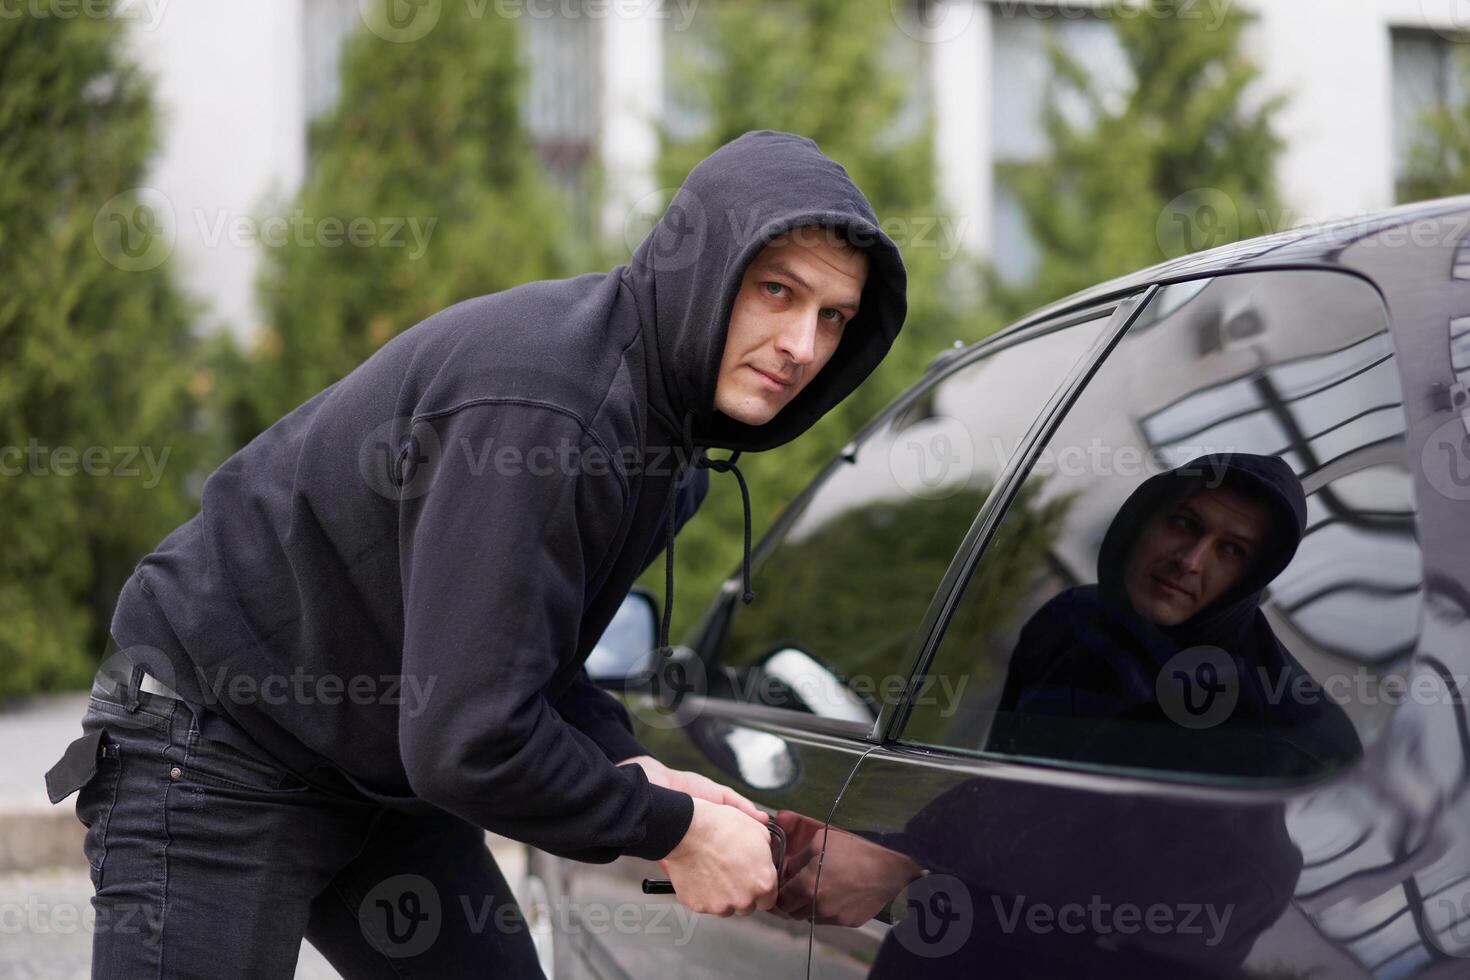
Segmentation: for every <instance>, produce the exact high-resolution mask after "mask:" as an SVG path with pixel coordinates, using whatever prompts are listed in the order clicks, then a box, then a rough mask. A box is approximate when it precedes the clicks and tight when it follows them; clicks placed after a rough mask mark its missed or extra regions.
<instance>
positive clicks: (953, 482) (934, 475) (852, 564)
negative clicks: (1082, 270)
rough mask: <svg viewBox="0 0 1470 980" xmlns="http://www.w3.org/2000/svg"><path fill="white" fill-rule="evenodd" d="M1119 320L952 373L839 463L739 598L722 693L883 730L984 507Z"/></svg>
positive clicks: (1037, 340) (1050, 335)
mask: <svg viewBox="0 0 1470 980" xmlns="http://www.w3.org/2000/svg"><path fill="white" fill-rule="evenodd" d="M1107 315H1108V314H1107V312H1094V313H1093V314H1091V315H1089V316H1087V317H1085V318H1082V319H1079V320H1078V321H1076V322H1073V323H1071V324H1069V325H1064V326H1059V327H1058V328H1057V329H1055V330H1051V331H1050V332H1045V333H1041V334H1040V335H1038V336H1034V337H1032V338H1031V339H1027V340H1022V341H1020V342H1018V343H1014V344H1011V345H1009V346H1005V347H1004V348H1002V349H999V350H997V351H995V352H994V353H991V354H989V355H986V356H982V357H981V358H980V359H979V360H977V361H974V362H973V363H968V364H964V365H963V366H959V367H958V368H956V369H951V370H947V371H946V373H944V374H943V375H942V376H940V377H939V378H937V380H934V381H930V382H928V383H927V384H926V386H925V387H924V388H923V389H922V390H920V391H919V392H918V393H917V396H916V397H914V398H912V399H911V400H909V401H908V402H907V403H906V404H904V405H902V406H900V407H899V408H898V409H897V410H896V411H894V412H893V413H892V414H891V416H890V417H888V418H887V419H886V420H885V421H883V422H882V423H881V424H880V425H879V426H878V427H876V428H875V429H874V430H872V431H871V432H870V433H869V434H868V435H866V436H865V437H864V438H863V440H862V441H861V442H860V443H859V444H858V445H857V446H856V448H855V449H854V450H853V451H851V452H849V453H848V454H846V455H845V456H844V457H843V458H842V459H840V460H838V461H837V462H835V463H834V464H833V467H832V468H830V469H829V470H828V471H827V473H826V474H825V476H824V477H823V478H822V479H821V481H820V483H819V484H818V485H817V486H816V488H815V489H814V490H813V491H812V492H811V493H810V494H809V495H808V496H807V497H806V498H805V499H804V501H802V502H798V504H796V505H795V506H796V507H797V508H798V509H797V510H796V511H795V512H794V513H793V514H792V515H790V520H789V523H787V524H786V525H785V527H784V529H783V530H780V531H778V532H777V533H778V535H779V537H778V538H777V539H776V541H775V543H774V545H773V546H772V545H771V544H770V543H769V542H768V543H767V546H765V547H763V549H762V553H761V555H759V556H758V559H757V564H756V566H755V567H754V568H753V570H752V574H753V581H752V586H753V588H754V590H755V592H756V599H755V601H754V602H753V603H752V604H751V605H749V606H743V605H740V604H739V603H738V602H734V603H732V604H731V605H730V607H729V608H730V615H731V617H732V619H731V620H728V621H726V622H725V623H724V624H723V626H724V632H723V640H722V641H717V642H716V643H715V644H714V645H715V647H716V649H715V651H714V654H713V657H712V660H713V663H712V665H711V666H712V667H713V669H712V670H711V671H710V683H709V691H710V694H711V695H712V696H715V697H726V698H732V699H737V700H741V701H745V702H749V703H757V704H763V705H767V706H771V707H779V708H788V709H791V710H794V711H800V712H805V713H810V714H814V715H818V716H821V717H824V718H827V719H830V720H832V721H834V722H838V723H847V724H850V725H852V726H854V727H855V728H861V729H862V730H867V729H869V728H871V727H872V724H873V721H874V720H875V719H876V717H877V712H878V710H879V706H880V705H881V703H882V702H883V701H884V700H885V698H886V699H890V700H893V699H896V698H897V697H898V696H899V694H900V693H901V690H902V687H903V684H904V682H905V681H906V679H907V670H906V668H907V663H906V661H905V657H906V656H907V652H906V649H905V647H906V644H907V643H908V641H909V637H910V635H911V634H912V632H913V630H914V628H915V627H916V625H917V624H918V622H919V620H920V618H921V617H922V615H923V614H924V611H925V609H926V608H927V607H928V605H929V602H930V600H931V599H932V598H933V595H934V591H935V589H936V588H937V587H938V584H939V581H940V579H941V577H942V576H943V574H944V572H945V570H946V569H947V568H948V566H949V563H950V561H951V559H952V558H953V556H954V553H955V549H956V548H957V547H958V545H959V543H960V541H961V540H962V539H963V538H964V535H965V533H966V532H967V531H968V530H969V527H970V525H971V523H972V522H973V520H974V518H975V515H976V512H977V511H978V510H979V508H980V506H981V504H982V503H984V501H985V499H986V497H987V496H988V495H989V493H990V491H991V489H992V488H993V487H994V485H995V483H996V480H997V477H998V476H999V474H1000V472H1001V469H1002V468H1003V467H1004V466H1005V463H1006V461H1007V459H1008V458H1009V457H1010V455H1011V454H1012V453H1014V452H1015V450H1016V447H1017V444H1018V442H1019V441H1020V439H1021V437H1022V436H1023V434H1024V433H1025V432H1026V430H1027V428H1028V427H1029V426H1031V424H1032V423H1033V421H1034V420H1035V418H1036V416H1037V414H1038V413H1039V412H1040V410H1041V409H1042V407H1043V406H1044V405H1045V404H1046V402H1047V400H1048V399H1049V398H1050V397H1051V396H1052V394H1053V393H1054V392H1055V390H1056V389H1057V387H1058V386H1059V385H1060V384H1061V382H1062V380H1063V379H1064V378H1065V377H1066V376H1067V374H1068V372H1069V371H1070V369H1071V368H1072V366H1073V365H1074V364H1075V363H1076V362H1077V361H1078V359H1079V358H1080V357H1081V356H1082V355H1083V353H1084V352H1085V351H1086V350H1087V349H1088V348H1089V347H1090V346H1091V345H1092V344H1093V343H1094V342H1095V341H1096V340H1097V338H1098V335H1099V333H1100V331H1101V329H1102V327H1103V326H1104V324H1105V323H1106V321H1107ZM1019 377H1024V378H1026V379H1027V381H1026V384H1025V385H1023V386H1020V387H1019V388H1018V386H1016V385H1015V384H1013V383H1010V380H1011V379H1015V378H1019Z"/></svg>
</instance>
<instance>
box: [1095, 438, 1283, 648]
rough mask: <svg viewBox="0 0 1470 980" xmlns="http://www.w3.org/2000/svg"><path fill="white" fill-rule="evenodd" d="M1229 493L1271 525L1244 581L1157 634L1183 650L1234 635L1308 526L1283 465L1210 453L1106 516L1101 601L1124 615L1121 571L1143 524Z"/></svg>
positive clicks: (1154, 481) (1141, 488)
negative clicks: (1198, 495) (1257, 506)
mask: <svg viewBox="0 0 1470 980" xmlns="http://www.w3.org/2000/svg"><path fill="white" fill-rule="evenodd" d="M1219 486H1227V487H1232V488H1235V489H1238V490H1241V491H1244V492H1245V493H1248V494H1250V495H1251V496H1252V497H1256V498H1258V499H1261V500H1264V501H1265V502H1266V503H1267V505H1268V507H1269V508H1270V512H1271V526H1270V528H1269V529H1268V530H1267V531H1266V534H1265V536H1264V537H1263V539H1262V541H1261V548H1260V549H1259V551H1258V552H1257V554H1256V556H1255V560H1254V561H1253V562H1252V563H1251V567H1250V568H1249V570H1248V571H1247V572H1246V575H1245V577H1244V578H1242V579H1241V581H1239V582H1237V583H1236V584H1235V586H1234V587H1232V588H1231V589H1230V590H1229V591H1228V592H1226V593H1225V594H1224V595H1223V596H1221V597H1220V598H1219V599H1217V600H1216V601H1215V602H1214V603H1213V604H1211V605H1210V606H1208V607H1206V608H1204V609H1201V610H1200V611H1199V612H1197V613H1195V614H1194V615H1193V616H1191V617H1190V618H1189V619H1187V620H1185V621H1184V622H1183V623H1179V624H1178V625H1176V626H1171V627H1157V628H1158V629H1159V630H1160V631H1161V632H1163V633H1164V634H1165V635H1166V636H1168V637H1169V638H1170V639H1172V640H1175V641H1176V642H1179V643H1181V644H1183V645H1186V646H1190V645H1197V644H1202V643H1211V642H1218V641H1219V639H1220V638H1221V637H1225V636H1234V635H1235V634H1236V633H1238V631H1239V629H1240V628H1241V627H1242V626H1243V625H1244V624H1246V623H1247V622H1248V621H1249V620H1250V618H1251V617H1252V616H1253V615H1254V614H1255V612H1256V610H1257V609H1258V608H1259V606H1260V604H1261V600H1262V598H1263V596H1264V594H1265V591H1266V587H1267V586H1268V585H1270V583H1271V581H1272V580H1273V579H1274V578H1276V576H1277V575H1279V574H1281V572H1282V571H1284V570H1285V568H1286V566H1287V565H1289V564H1291V559H1292V557H1293V556H1294V555H1295V554H1296V550H1297V547H1298V546H1299V545H1300V544H1301V540H1302V534H1303V533H1304V532H1305V531H1306V527H1307V500H1306V495H1305V494H1304V493H1303V492H1302V484H1301V481H1300V480H1298V479H1297V476H1296V474H1295V473H1294V472H1292V469H1291V467H1290V466H1288V465H1287V464H1286V463H1285V462H1283V461H1282V460H1280V459H1278V458H1276V457H1274V456H1259V455H1256V454H1253V453H1212V454H1210V455H1208V456H1199V457H1196V458H1195V459H1192V460H1190V461H1189V462H1188V463H1186V464H1184V465H1183V466H1180V467H1178V468H1176V469H1172V470H1169V471H1167V472H1165V473H1159V474H1157V475H1156V476H1152V477H1150V478H1149V479H1147V480H1145V481H1144V482H1143V483H1141V484H1139V485H1138V487H1137V488H1136V489H1135V490H1134V491H1133V493H1132V494H1131V495H1129V497H1128V499H1127V501H1125V502H1124V504H1123V506H1122V507H1121V508H1120V509H1119V510H1118V513H1117V514H1116V515H1115V516H1114V517H1113V521H1112V523H1111V524H1110V525H1109V526H1108V532H1107V534H1106V535H1105V536H1104V537H1103V543H1102V548H1101V550H1100V551H1099V553H1098V560H1097V581H1098V591H1099V593H1100V594H1101V596H1102V598H1103V599H1104V600H1106V601H1109V602H1112V603H1114V604H1115V605H1118V606H1121V607H1124V608H1131V605H1130V603H1129V602H1128V598H1127V593H1126V591H1125V589H1124V587H1123V575H1124V569H1125V568H1126V566H1127V563H1128V558H1129V556H1130V555H1131V554H1132V552H1133V546H1134V544H1135V543H1136V542H1137V541H1138V537H1139V534H1140V533H1142V531H1143V528H1144V525H1145V524H1147V523H1148V521H1149V519H1150V518H1152V517H1153V516H1154V515H1155V514H1158V513H1160V512H1163V511H1167V510H1171V509H1172V508H1174V507H1175V506H1177V505H1178V504H1179V503H1181V502H1183V501H1184V500H1185V499H1187V498H1188V497H1189V496H1190V495H1191V494H1193V493H1195V492H1196V491H1198V490H1201V489H1213V488H1215V487H1219Z"/></svg>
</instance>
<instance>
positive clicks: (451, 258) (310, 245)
mask: <svg viewBox="0 0 1470 980" xmlns="http://www.w3.org/2000/svg"><path fill="white" fill-rule="evenodd" d="M517 40H518V35H517V25H516V23H515V21H514V20H511V19H507V18H504V17H501V16H498V15H497V14H496V12H495V10H494V9H493V7H489V8H485V9H484V10H482V11H476V10H473V9H471V5H459V4H455V5H451V4H445V5H444V7H443V8H442V11H441V12H440V15H439V19H438V21H437V23H435V25H434V27H433V29H432V30H431V31H429V32H428V33H427V34H426V35H424V36H423V37H420V38H418V39H416V40H413V41H411V42H407V43H395V42H394V41H389V40H385V39H384V38H382V37H380V36H378V34H375V33H373V32H371V31H368V30H366V29H361V30H359V31H358V32H357V34H356V35H355V36H354V37H352V38H351V39H350V40H349V41H348V43H347V46H346V49H345V50H344V52H343V59H342V69H341V72H342V74H341V95H340V97H339V99H338V101H337V103H336V104H335V106H334V107H333V108H331V109H330V110H328V111H327V112H326V113H324V114H323V116H322V117H321V118H319V119H318V120H316V121H315V122H314V123H313V125H312V128H311V133H310V174H309V176H308V178H307V180H306V182H305V184H304V185H303V186H302V187H301V188H300V190H299V191H298V192H297V193H296V195H295V197H294V199H293V200H292V201H291V203H290V204H289V206H288V207H286V208H283V209H281V210H280V211H279V213H278V214H277V215H276V216H275V217H276V218H277V220H278V223H277V224H276V225H275V226H274V227H275V228H276V229H277V230H279V229H281V228H282V227H283V226H282V225H281V224H279V222H280V221H285V222H288V223H290V222H293V221H294V222H295V227H301V228H304V229H305V232H304V234H298V233H297V232H295V231H294V230H292V231H291V232H290V233H289V234H288V235H285V236H280V235H278V236H277V241H279V239H280V238H281V237H285V238H286V241H285V242H284V244H277V243H273V242H270V241H266V242H264V243H263V244H265V245H266V246H267V251H266V260H265V268H264V273H263V275H262V281H261V292H260V295H261V297H262V307H263V309H264V313H265V319H266V322H265V325H264V326H263V327H262V329H261V331H260V333H259V335H258V337H257V339H256V344H255V349H254V350H253V351H252V352H250V353H249V354H247V355H243V356H242V355H239V354H237V353H235V352H233V351H232V350H225V351H222V352H221V354H220V356H221V358H222V359H223V361H224V363H225V364H226V365H227V369H226V371H225V372H224V373H225V374H226V375H227V376H228V377H229V378H230V379H231V390H230V392H229V393H228V395H227V396H226V397H225V398H224V399H223V400H222V401H223V403H224V404H225V406H226V409H227V411H229V412H230V414H231V419H230V425H231V428H232V430H233V431H234V433H235V437H236V441H237V442H244V441H246V440H248V439H249V438H251V437H252V436H254V435H255V434H256V433H257V432H259V431H260V430H261V429H263V428H265V427H266V426H269V425H270V424H271V423H273V422H274V421H275V420H276V419H277V418H279V417H280V416H281V415H284V414H285V413H286V412H288V411H290V410H291V409H292V408H294V407H296V406H297V405H299V404H300V403H301V402H303V401H305V400H306V399H307V398H309V397H311V396H312V395H314V394H315V393H316V392H318V391H320V390H321V389H322V388H324V387H326V386H327V385H329V384H331V383H332V382H333V381H336V380H337V379H338V378H341V377H342V376H343V375H345V374H347V373H348V372H349V371H351V370H352V369H353V368H354V367H356V366H357V365H358V364H360V363H361V362H362V361H363V360H365V359H366V358H367V357H368V355H370V354H371V353H372V352H373V351H374V350H376V349H377V348H378V347H380V346H382V344H384V343H385V342H386V341H388V340H389V339H390V338H392V337H393V336H395V335H396V334H397V333H399V332H400V331H402V330H404V329H407V328H408V327H410V326H413V325H414V324H415V323H417V322H418V321H420V320H422V319H424V318H425V317H427V316H429V315H430V314H432V313H434V312H436V311H438V310H440V309H443V308H444V307H447V306H450V305H452V304H454V303H457V302H459V301H461V300H464V299H469V298H471V297H474V296H479V295H482V294H485V293H492V292H496V291H499V290H502V289H507V288H510V287H512V286H516V285H519V284H521V283H524V282H529V281H531V280H536V279H546V278H550V277H553V276H557V275H563V274H567V273H568V272H570V271H572V269H573V267H574V265H575V264H576V263H577V262H578V261H581V260H584V257H585V256H586V255H589V254H592V248H591V247H590V246H589V247H587V248H585V249H584V248H581V247H580V246H579V244H578V243H576V242H572V241H570V236H569V232H568V228H567V218H566V211H567V207H566V202H565V200H564V199H563V198H562V197H561V195H560V194H559V193H558V192H557V191H555V190H554V189H553V188H552V186H551V184H550V183H549V182H548V181H547V180H546V179H545V178H544V176H543V173H542V168H541V167H540V165H539V164H538V162H537V159H536V156H535V153H534V150H533V148H532V144H531V139H530V136H529V134H528V133H527V131H526V128H525V127H524V125H523V124H522V121H521V118H520V104H521V101H522V99H521V97H522V90H523V84H524V78H523V70H522V68H521V65H520V63H519V61H518V58H517V49H518V44H517ZM354 221H356V222H358V223H359V226H360V227H363V228H365V229H366V233H365V234H360V235H359V243H360V244H353V243H352V242H351V240H350V239H348V238H347V237H346V236H345V235H344V234H343V232H342V231H341V230H340V229H345V228H350V227H351V226H352V224H353V222H354ZM364 222H365V224H364ZM271 228H272V226H271V225H269V224H267V223H266V222H262V224H261V229H262V233H263V234H262V237H264V235H265V233H267V232H269V231H270V230H271ZM329 236H333V237H329ZM333 240H340V241H341V244H337V245H333V244H331V242H332V241H333ZM579 271H584V270H579Z"/></svg>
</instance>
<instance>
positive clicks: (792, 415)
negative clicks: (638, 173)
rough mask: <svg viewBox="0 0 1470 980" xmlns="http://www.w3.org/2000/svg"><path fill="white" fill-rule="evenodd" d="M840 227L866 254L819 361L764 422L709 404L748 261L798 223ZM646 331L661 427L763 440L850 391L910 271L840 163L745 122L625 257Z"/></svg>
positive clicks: (672, 432) (732, 440) (887, 326)
mask: <svg viewBox="0 0 1470 980" xmlns="http://www.w3.org/2000/svg"><path fill="white" fill-rule="evenodd" d="M805 226H822V227H826V228H831V229H834V230H837V231H840V232H842V233H843V234H844V235H845V237H846V238H847V240H848V241H850V242H852V243H853V244H855V245H857V246H859V247H861V248H862V249H863V250H864V251H865V252H866V253H867V257H868V278H867V282H866V284H865V286H864V288H863V295H862V301H861V304H860V308H859V310H858V313H857V315H856V316H855V317H853V319H852V320H851V321H850V322H849V323H848V324H847V326H846V327H845V328H844V330H843V335H842V341H841V342H840V343H839V344H838V347H837V350H836V351H835V352H834V353H833V355H832V358H831V360H829V361H828V362H827V364H826V365H825V366H824V367H823V368H822V370H821V372H820V373H818V374H817V376H816V377H814V378H813V379H812V380H811V382H810V383H809V384H808V385H807V386H806V387H805V388H804V389H803V390H802V391H801V392H800V393H799V394H798V395H797V396H796V397H795V398H793V399H792V400H791V402H790V403H789V404H787V405H786V406H785V407H784V408H782V409H781V411H780V412H779V413H778V414H777V415H776V417H775V418H773V419H771V421H769V422H767V423H766V424H764V425H759V426H754V425H747V424H745V423H742V422H738V421H736V420H734V419H732V418H730V417H729V416H727V415H725V414H724V413H722V412H719V411H717V410H716V409H715V407H714V401H715V383H716V381H717V380H718V377H719V369H720V360H721V357H722V356H723V354H724V351H725V335H726V332H727V330H728V328H729V323H730V312H731V310H732V309H733V307H734V304H735V296H736V293H737V292H738V291H739V288H740V282H741V279H742V277H743V276H744V275H745V267H746V266H747V265H749V264H750V261H751V260H752V259H753V258H755V256H756V255H757V254H759V253H760V251H761V249H763V248H764V247H765V246H766V245H767V244H768V243H769V242H770V241H771V240H772V239H774V238H776V237H777V236H779V235H782V234H784V233H786V232H788V231H791V230H792V229H794V228H800V227H805ZM625 278H626V281H627V282H628V284H629V286H630V288H631V289H632V290H633V294H634V296H635V297H636V299H637V302H638V307H639V313H640V316H641V318H642V320H643V323H644V329H645V330H647V331H649V332H650V333H651V334H652V339H653V343H650V344H647V345H646V350H647V351H648V352H649V353H648V356H649V364H648V384H649V397H650V402H651V404H650V411H651V414H652V415H653V417H654V418H655V419H656V420H657V422H658V423H659V424H660V425H661V426H662V427H663V428H664V429H665V430H666V434H667V435H669V436H672V437H674V438H675V439H679V440H682V439H683V433H684V432H685V430H686V427H687V428H688V429H689V430H690V432H691V435H692V438H693V442H694V443H695V445H698V446H704V447H707V448H717V449H730V450H744V451H748V452H758V451H761V450H766V449H774V448H775V447H777V446H781V445H784V444H785V443H788V442H790V441H791V440H792V439H795V438H796V437H797V436H799V435H801V434H802V433H803V432H805V431H806V430H807V429H808V428H810V427H811V426H812V424H813V423H815V422H816V421H817V420H818V419H820V418H821V417H822V416H823V415H825V414H826V413H827V412H828V411H829V410H830V409H832V408H833V407H834V406H835V405H837V404H838V403H839V402H840V401H842V399H844V398H846V397H847V396H848V395H849V394H851V393H852V391H853V389H855V388H856V387H857V386H858V385H859V384H861V383H862V381H863V379H865V378H866V377H867V376H868V375H869V374H871V373H872V371H873V369H874V368H876V367H877V366H878V364H879V362H880V361H882V360H883V357H884V355H886V354H887V353H888V350H889V348H890V347H891V346H892V345H893V342H894V340H895V339H896V338H897V337H898V332H899V329H900V328H901V327H902V325H903V320H904V316H905V314H906V312H907V302H906V299H905V291H906V288H907V276H906V274H905V272H904V266H903V260H902V258H901V257H900V256H899V252H898V248H897V246H896V245H894V243H893V242H892V240H890V239H889V237H888V236H887V235H886V234H884V233H883V231H882V230H881V229H880V228H879V227H878V219H877V217H876V216H875V215H874V214H873V209H872V207H871V206H870V205H869V204H868V200H867V198H866V197H864V196H863V193H862V191H860V190H858V188H857V185H856V184H854V183H853V181H852V178H851V177H849V176H848V174H847V171H846V170H844V169H843V168H842V167H841V166H840V165H839V164H837V163H836V162H834V161H833V160H831V159H829V158H828V157H827V156H825V155H824V154H823V153H822V151H821V150H820V149H819V148H818V147H817V144H816V143H814V142H812V141H811V140H809V139H807V138H805V137H803V136H795V135H792V134H791V133H777V132H771V131H768V130H762V131H759V132H751V133H746V134H745V135H744V136H741V137H739V138H738V139H735V140H732V141H730V142H729V143H726V144H725V145H724V146H722V147H720V148H719V149H718V150H716V151H715V152H714V153H712V154H710V155H709V156H708V157H706V158H705V159H704V160H703V161H702V162H700V163H699V165H698V166H696V167H695V168H694V169H693V170H691V171H690V172H689V176H688V178H686V179H685V181H684V184H683V186H681V187H680V188H679V191H678V193H677V194H675V195H674V199H673V200H672V201H671V202H670V203H669V206H668V208H667V209H666V210H665V212H664V214H663V216H662V217H661V218H660V219H659V221H658V222H657V224H655V225H654V227H653V228H652V229H651V230H650V231H649V233H648V236H647V237H646V238H645V239H644V240H643V242H642V244H640V245H639V246H638V248H637V250H636V251H635V252H634V253H633V259H632V262H631V263H630V264H629V265H628V266H627V267H626V271H625Z"/></svg>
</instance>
